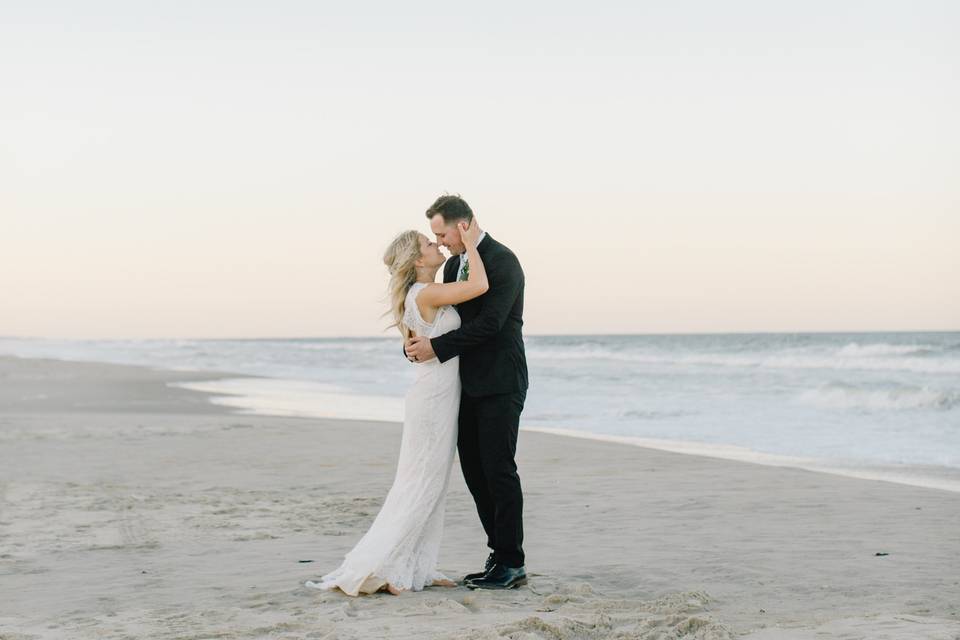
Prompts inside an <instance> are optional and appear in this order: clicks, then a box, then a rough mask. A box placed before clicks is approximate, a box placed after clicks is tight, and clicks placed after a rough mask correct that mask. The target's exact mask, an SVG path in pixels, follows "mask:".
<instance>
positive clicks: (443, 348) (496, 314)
mask: <svg viewBox="0 0 960 640" xmlns="http://www.w3.org/2000/svg"><path fill="white" fill-rule="evenodd" d="M495 264H496V266H494V267H492V268H491V267H487V265H486V263H485V264H484V266H485V267H487V277H488V278H489V280H490V289H489V291H487V293H485V294H484V295H483V307H482V308H481V309H480V313H478V314H477V316H476V317H475V318H473V320H471V321H470V322H468V323H467V324H465V325H463V326H462V327H460V328H459V329H454V330H453V331H450V332H449V333H445V334H443V335H441V336H437V337H436V338H433V339H432V340H430V344H431V346H432V347H433V352H434V353H435V354H437V360H439V361H440V362H446V361H447V360H449V359H450V358H452V357H454V356H458V355H460V354H461V353H463V352H464V351H467V350H468V349H470V348H471V347H475V346H477V345H478V344H481V343H483V342H486V341H487V340H488V339H489V338H490V337H491V336H493V335H496V334H497V333H498V332H499V331H500V330H501V329H502V328H503V325H504V323H505V322H506V321H507V316H508V315H509V314H510V310H511V309H513V305H514V303H515V302H516V301H517V296H518V295H520V290H521V289H522V288H523V282H524V276H523V269H521V268H520V262H519V261H518V260H517V258H516V256H514V255H513V254H506V255H504V256H502V257H499V258H498V259H497V260H496V261H495Z"/></svg>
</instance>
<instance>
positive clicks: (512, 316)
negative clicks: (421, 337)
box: [430, 233, 529, 397]
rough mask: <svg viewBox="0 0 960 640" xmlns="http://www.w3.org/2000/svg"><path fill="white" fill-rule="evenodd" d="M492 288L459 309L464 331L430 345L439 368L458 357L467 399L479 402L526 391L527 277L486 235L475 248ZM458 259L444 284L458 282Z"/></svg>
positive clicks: (449, 267) (449, 268)
mask: <svg viewBox="0 0 960 640" xmlns="http://www.w3.org/2000/svg"><path fill="white" fill-rule="evenodd" d="M477 252H478V253H479V254H480V258H481V259H482V260H483V267H484V269H485V270H486V272H487V280H488V282H489V283H490V288H489V289H488V290H487V292H486V293H485V294H483V295H482V296H479V297H477V298H474V299H473V300H467V301H466V302H462V303H460V304H458V305H456V308H457V311H458V312H459V313H460V320H461V326H460V328H459V329H455V330H454V331H450V332H448V333H445V334H443V335H441V336H437V337H436V338H433V339H432V340H431V341H430V343H431V345H432V346H433V351H434V353H436V354H437V359H439V360H440V362H446V361H447V360H449V359H450V358H452V357H454V356H460V382H461V385H462V388H463V392H464V393H466V394H467V395H470V396H474V397H480V396H491V395H497V394H501V393H512V392H515V391H525V390H526V389H527V386H528V384H529V383H528V378H527V357H526V353H525V352H524V348H523V331H522V328H523V287H524V275H523V269H522V268H521V267H520V261H519V260H517V256H515V255H514V253H513V252H512V251H511V250H510V249H508V248H507V247H506V246H504V245H503V244H501V243H499V242H497V241H496V240H494V239H493V238H492V237H491V236H490V234H489V233H488V234H487V235H486V236H485V237H484V239H483V241H481V242H480V244H479V246H477ZM459 270H460V257H459V256H452V257H451V258H450V259H449V260H447V263H446V264H445V265H444V268H443V281H444V282H454V281H455V280H456V279H457V272H458V271H459Z"/></svg>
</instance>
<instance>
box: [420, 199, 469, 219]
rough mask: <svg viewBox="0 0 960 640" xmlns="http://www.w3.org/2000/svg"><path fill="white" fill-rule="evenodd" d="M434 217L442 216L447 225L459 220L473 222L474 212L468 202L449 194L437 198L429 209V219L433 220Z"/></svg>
mask: <svg viewBox="0 0 960 640" xmlns="http://www.w3.org/2000/svg"><path fill="white" fill-rule="evenodd" d="M433 216H442V217H443V221H444V222H445V223H447V224H450V223H451V222H457V221H459V220H466V221H467V222H473V210H472V209H471V208H470V205H468V204H467V201H466V200H464V199H463V198H461V197H460V196H459V195H455V196H452V195H449V194H447V195H442V196H440V197H439V198H437V199H436V201H435V202H434V203H433V204H432V205H430V208H429V209H427V219H428V220H433Z"/></svg>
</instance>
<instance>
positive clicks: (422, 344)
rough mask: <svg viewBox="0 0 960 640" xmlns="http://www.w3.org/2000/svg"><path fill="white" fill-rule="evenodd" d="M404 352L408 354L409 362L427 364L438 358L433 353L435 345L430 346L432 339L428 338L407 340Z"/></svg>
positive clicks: (417, 337) (419, 337) (421, 337)
mask: <svg viewBox="0 0 960 640" xmlns="http://www.w3.org/2000/svg"><path fill="white" fill-rule="evenodd" d="M403 352H404V353H406V354H407V360H409V361H410V362H426V361H427V360H433V359H434V358H436V357H437V354H435V353H434V352H433V345H431V344H430V338H427V337H426V336H416V337H413V338H410V339H409V340H407V341H406V342H405V343H404V344H403Z"/></svg>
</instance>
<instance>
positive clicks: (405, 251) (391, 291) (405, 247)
mask: <svg viewBox="0 0 960 640" xmlns="http://www.w3.org/2000/svg"><path fill="white" fill-rule="evenodd" d="M420 235H421V234H420V232H419V231H414V230H410V231H404V232H402V233H401V234H400V235H398V236H397V237H396V238H394V239H393V242H391V243H390V246H389V247H387V250H386V251H384V252H383V264H385V265H387V270H388V271H389V272H390V283H389V284H388V285H387V299H388V301H389V303H390V308H389V309H388V310H387V311H386V312H385V313H384V314H383V315H385V316H387V315H389V316H390V317H391V318H392V319H393V324H390V325H388V326H387V329H392V328H394V327H396V328H397V329H399V330H400V334H401V335H402V336H403V337H404V338H408V337H410V336H411V335H412V334H413V332H412V331H411V330H410V328H409V327H407V325H405V324H404V323H403V312H404V306H405V305H404V302H405V301H406V299H407V292H408V291H409V290H410V287H411V285H413V283H414V282H416V280H417V267H416V265H415V264H414V262H416V261H417V259H418V258H419V257H420Z"/></svg>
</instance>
